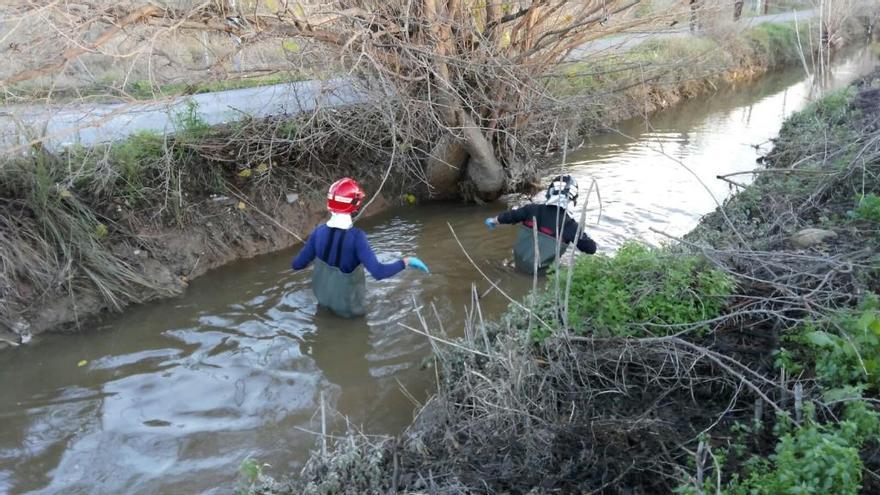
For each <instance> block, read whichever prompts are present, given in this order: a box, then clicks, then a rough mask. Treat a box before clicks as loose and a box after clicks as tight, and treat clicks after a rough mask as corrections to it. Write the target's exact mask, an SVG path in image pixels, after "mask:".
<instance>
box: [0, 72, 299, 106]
mask: <svg viewBox="0 0 880 495" xmlns="http://www.w3.org/2000/svg"><path fill="white" fill-rule="evenodd" d="M307 79H309V76H308V75H305V74H304V73H283V72H276V73H272V74H267V75H249V76H246V77H229V78H228V79H224V80H220V81H195V82H166V83H157V82H155V81H150V80H148V79H141V80H137V81H123V82H120V83H117V82H116V81H108V83H106V84H101V83H92V84H89V85H85V86H79V87H76V88H60V89H59V88H41V87H38V88H31V89H12V90H10V92H9V94H15V95H20V94H26V95H27V97H26V98H25V97H22V96H16V97H15V98H13V97H10V96H9V95H8V94H7V96H6V103H20V102H21V101H35V100H36V101H39V100H45V101H47V102H49V101H51V102H53V103H61V102H66V101H71V100H80V99H82V100H89V101H113V100H139V101H151V100H155V99H158V98H173V97H176V96H186V95H196V94H203V93H215V92H217V91H228V90H233V89H244V88H256V87H260V86H269V85H273V84H282V83H291V82H296V81H304V80H307Z"/></svg>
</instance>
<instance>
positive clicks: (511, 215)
mask: <svg viewBox="0 0 880 495" xmlns="http://www.w3.org/2000/svg"><path fill="white" fill-rule="evenodd" d="M534 206H535V205H534V204H527V205H525V206H521V207H519V208H514V209H512V210H507V211H503V212H501V213H499V214H498V216H497V217H495V219H496V220H497V221H498V223H504V224H508V225H509V224H514V223H520V222H525V221H526V220H528V219H530V218H532V217H533V216H535V213H534V212H533V211H532V210H533V209H534Z"/></svg>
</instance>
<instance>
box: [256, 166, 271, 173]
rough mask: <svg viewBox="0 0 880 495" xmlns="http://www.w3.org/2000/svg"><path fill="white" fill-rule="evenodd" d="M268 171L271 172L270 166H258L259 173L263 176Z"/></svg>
mask: <svg viewBox="0 0 880 495" xmlns="http://www.w3.org/2000/svg"><path fill="white" fill-rule="evenodd" d="M268 170H269V166H268V165H266V164H265V163H261V164H259V165H257V172H259V173H261V174H265V173H266V172H267V171H268Z"/></svg>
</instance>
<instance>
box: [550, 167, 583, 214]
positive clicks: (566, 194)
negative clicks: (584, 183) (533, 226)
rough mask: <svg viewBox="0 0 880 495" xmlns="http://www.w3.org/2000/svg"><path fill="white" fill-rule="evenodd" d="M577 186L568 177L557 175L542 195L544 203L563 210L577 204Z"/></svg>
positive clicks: (571, 178) (573, 180) (572, 179)
mask: <svg viewBox="0 0 880 495" xmlns="http://www.w3.org/2000/svg"><path fill="white" fill-rule="evenodd" d="M577 198H578V184H577V181H576V180H575V179H574V177H572V176H570V175H557V176H556V177H554V178H553V180H552V181H550V186H549V187H548V188H547V192H545V193H544V203H545V204H548V205H557V206H560V207H563V208H566V207H568V206H569V205H571V206H574V205H576V204H577Z"/></svg>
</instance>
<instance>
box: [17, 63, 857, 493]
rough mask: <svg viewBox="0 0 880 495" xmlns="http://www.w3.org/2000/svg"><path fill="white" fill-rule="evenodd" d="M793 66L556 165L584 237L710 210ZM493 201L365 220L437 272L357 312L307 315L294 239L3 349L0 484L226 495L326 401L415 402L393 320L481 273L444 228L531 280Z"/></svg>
mask: <svg viewBox="0 0 880 495" xmlns="http://www.w3.org/2000/svg"><path fill="white" fill-rule="evenodd" d="M866 53H867V52H864V53H860V54H859V55H855V56H852V57H849V58H847V59H845V60H843V61H841V62H840V63H838V64H837V66H836V70H835V80H834V81H833V84H834V85H840V84H842V83H844V82H846V81H849V80H851V79H852V78H854V77H855V76H856V75H858V74H859V73H863V72H866V71H867V69H868V68H869V67H870V66H871V65H872V64H873V63H874V61H873V60H871V59H870V57H869V56H868V55H866ZM803 79H804V77H803V72H802V71H798V70H791V71H787V72H783V73H779V74H775V75H772V76H769V77H767V78H765V79H763V80H761V81H759V82H757V83H754V84H749V85H747V86H743V87H741V88H733V89H728V90H723V91H720V92H719V93H718V94H716V95H713V96H712V97H710V98H705V99H700V100H696V101H692V102H688V103H685V104H683V105H680V106H678V107H676V108H675V109H672V110H669V111H666V112H663V113H660V114H657V115H655V116H653V117H652V118H651V119H650V121H647V122H646V121H645V120H634V121H631V122H626V123H624V124H623V125H621V126H619V133H609V134H606V135H603V136H599V137H595V138H593V139H591V140H590V141H589V142H588V143H586V145H585V147H584V148H583V150H582V151H579V152H577V153H574V154H572V155H570V156H569V157H568V158H569V160H568V161H569V166H567V167H566V170H567V171H569V172H571V173H573V174H575V175H576V176H577V177H579V178H580V179H581V185H582V195H583V193H584V192H585V190H586V188H587V185H588V184H589V182H590V181H591V180H593V179H595V180H596V182H597V183H598V185H599V188H600V191H601V197H602V200H603V201H602V215H601V220H600V221H599V223H598V224H596V222H597V220H599V217H598V213H599V209H598V201H597V198H596V196H593V197H592V198H591V200H590V202H589V207H588V208H589V209H588V213H589V215H588V218H589V221H590V222H591V225H590V227H589V228H588V230H589V232H590V233H591V234H592V235H593V236H594V237H595V238H596V239H597V241H598V242H599V245H600V249H601V250H603V251H604V252H609V251H613V250H614V248H615V247H616V246H618V245H619V244H620V243H621V242H623V241H625V240H627V239H634V238H636V239H643V240H646V241H648V242H652V243H657V242H659V241H661V240H662V236H660V235H659V234H656V233H655V232H653V231H652V230H650V229H651V228H654V229H657V230H662V231H665V232H668V233H670V234H673V235H677V234H682V233H684V232H686V231H687V230H689V229H690V228H692V227H693V226H694V225H695V224H696V222H697V221H698V219H699V217H700V216H701V215H702V214H704V213H706V212H708V211H710V210H711V209H713V208H714V206H715V203H714V200H713V197H712V195H714V196H716V198H717V199H718V200H722V199H723V198H724V197H725V196H726V195H727V194H729V190H728V185H727V184H724V183H722V182H720V181H718V180H715V179H714V177H715V176H716V175H718V174H722V173H730V172H735V171H741V170H750V169H752V168H754V166H755V158H756V156H758V154H760V153H761V151H766V150H767V144H766V142H767V139H768V138H770V137H772V136H773V135H774V134H775V133H776V131H777V130H778V128H779V126H780V124H781V121H782V119H783V118H784V117H785V116H786V115H788V114H790V113H791V112H793V111H796V110H798V109H799V108H802V107H803V105H804V104H805V102H806V101H807V99H808V97H809V96H810V93H811V90H810V85H809V84H807V83H806V82H804V81H803ZM753 145H760V146H759V150H756V149H755V148H754V147H753ZM557 168H558V167H557ZM689 170H690V171H689ZM549 173H552V171H548V174H549ZM698 178H699V179H701V180H703V181H704V182H705V183H706V184H707V186H708V188H709V189H710V190H711V193H712V195H710V194H709V192H708V191H707V190H706V189H704V188H703V186H701V185H700V183H699V181H698V180H697V179H698ZM739 179H740V180H741V181H747V180H748V177H747V176H742V177H740V178H739ZM505 206H506V205H504V204H501V203H499V204H495V205H491V206H490V207H487V208H476V207H468V206H463V205H449V204H444V205H427V206H419V207H411V208H402V209H398V210H393V211H390V212H388V213H386V214H383V215H381V216H378V217H375V218H371V219H369V220H366V221H364V222H362V223H361V224H360V226H361V227H362V228H364V229H365V230H366V231H367V232H368V235H369V237H370V239H371V241H372V243H373V246H374V247H375V249H376V250H377V251H378V252H379V253H381V257H382V258H384V259H385V260H386V261H388V260H392V259H395V258H398V257H399V256H401V255H404V254H415V255H418V256H419V257H421V258H422V259H424V260H426V261H427V262H428V263H429V264H430V266H431V268H432V271H433V273H432V275H431V276H429V277H426V276H422V275H421V274H420V273H416V272H412V271H407V272H404V273H403V274H402V275H401V276H398V277H395V278H393V279H390V280H384V281H379V282H377V281H374V280H369V281H368V283H369V305H370V311H369V314H368V315H367V316H366V318H363V319H358V320H341V319H337V318H335V317H333V316H331V315H328V314H327V313H326V312H324V311H323V310H320V309H318V308H317V307H316V304H315V300H314V298H313V296H312V293H311V291H310V289H309V273H291V272H290V271H289V269H288V266H289V262H290V258H291V257H292V256H293V254H294V250H291V251H289V252H283V253H278V254H275V255H270V256H263V257H260V258H257V259H253V260H248V261H243V262H240V263H236V264H234V265H232V266H229V267H226V268H223V269H220V270H216V271H214V272H212V273H210V274H208V275H206V276H204V277H202V278H201V279H198V280H197V281H195V282H194V283H193V284H192V285H191V287H190V288H189V290H188V291H187V293H186V295H185V296H184V297H181V298H178V299H174V300H170V301H164V302H159V303H155V304H150V305H146V306H143V307H139V308H135V309H132V310H130V311H127V312H126V313H125V314H124V315H122V316H119V317H115V318H113V319H111V320H109V321H107V322H106V323H105V324H102V325H100V326H98V327H97V328H90V329H87V331H84V332H82V333H81V334H77V335H64V336H57V335H53V336H44V337H42V338H41V339H40V340H41V342H39V343H36V344H35V345H31V346H29V347H26V348H23V349H19V350H14V351H5V352H3V353H2V354H0V380H2V396H0V493H25V492H30V493H64V494H71V493H108V494H110V493H232V492H233V491H234V486H235V477H236V468H237V466H238V465H239V463H240V462H241V461H242V460H243V459H245V458H246V457H248V456H252V457H255V458H258V459H260V460H261V461H263V462H266V463H269V464H270V465H271V467H269V468H267V471H268V472H270V473H272V474H281V473H285V472H289V471H291V470H294V469H296V468H297V467H299V466H300V465H301V463H302V462H303V460H304V459H305V458H306V456H307V454H308V451H309V449H310V448H312V447H313V446H314V441H315V436H314V434H313V433H312V432H314V431H316V430H318V429H320V417H319V416H318V415H317V414H316V411H317V410H318V404H319V402H320V397H321V396H322V395H323V396H325V397H326V398H327V401H328V402H329V403H331V404H333V405H334V406H335V407H336V408H337V409H338V410H340V411H341V412H342V413H344V414H346V415H348V416H349V417H350V418H351V420H352V421H353V422H354V423H356V424H358V425H360V426H361V427H362V428H363V430H364V431H365V432H367V433H395V432H399V431H400V430H401V429H402V428H403V427H404V426H405V425H406V424H407V423H408V422H409V420H410V419H411V418H412V414H413V409H414V404H413V402H411V399H409V398H407V394H405V393H403V392H402V389H403V388H405V389H406V390H407V391H408V395H410V396H411V397H412V398H413V399H414V400H416V401H423V400H424V399H425V398H426V397H427V396H428V395H429V394H430V392H431V390H432V388H433V382H434V374H433V371H432V370H430V369H425V368H424V367H422V362H423V360H424V359H425V357H426V356H427V355H428V353H429V346H428V344H427V343H426V340H425V338H424V337H422V336H420V335H417V334H415V333H413V332H411V331H409V330H407V329H405V328H404V327H403V326H401V325H400V324H401V323H402V324H406V325H410V326H416V325H417V318H416V317H415V316H414V314H413V307H414V305H419V306H421V307H422V308H423V310H422V311H423V313H424V314H426V316H427V317H428V321H429V323H431V324H432V325H435V328H436V321H437V317H436V316H439V319H440V320H442V322H443V326H444V327H445V328H446V329H447V331H449V332H450V333H456V332H458V331H460V329H461V327H462V320H463V315H464V307H465V305H466V304H467V303H468V300H469V297H470V287H471V284H476V286H477V289H478V290H479V291H480V292H482V291H483V290H485V289H486V288H487V286H488V284H487V283H486V281H485V280H483V279H482V277H480V275H479V274H477V273H476V271H475V270H474V269H473V267H472V266H470V265H469V264H468V263H467V261H466V260H465V259H464V257H463V255H462V252H461V250H460V248H459V246H458V244H457V243H456V241H455V240H454V239H453V238H452V236H451V234H450V230H449V227H448V225H447V223H448V224H449V225H451V226H452V228H453V229H455V231H456V232H457V233H458V235H459V237H460V239H461V241H462V244H463V245H464V246H465V248H466V249H467V250H468V252H469V253H470V255H471V256H472V257H473V258H474V260H475V261H476V263H477V264H478V265H479V266H480V267H481V269H483V271H484V272H486V274H487V275H488V276H489V277H490V278H492V280H500V281H501V283H502V285H503V286H504V287H505V289H506V290H507V291H508V292H509V293H510V294H511V295H513V296H515V297H519V296H522V295H523V294H524V293H525V291H526V290H527V288H528V286H529V285H530V280H529V279H527V278H526V277H521V276H518V275H516V274H514V273H513V272H512V271H511V269H510V268H509V263H510V245H511V242H512V240H513V237H514V235H515V233H514V229H513V228H499V229H496V230H495V231H494V232H492V233H488V232H487V231H486V230H485V227H484V226H483V224H482V219H483V218H484V217H486V216H489V215H491V214H494V213H496V212H498V211H500V210H502V209H503V208H505ZM431 305H433V308H431ZM505 307H506V301H505V300H504V299H503V298H501V297H500V296H499V295H498V294H497V293H490V294H488V295H487V296H486V297H485V298H484V299H483V301H482V310H483V314H484V316H486V317H493V316H497V315H498V314H499V313H500V312H501V311H503V309H504V308H505ZM434 309H436V316H435V313H434ZM337 425H338V423H337Z"/></svg>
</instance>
